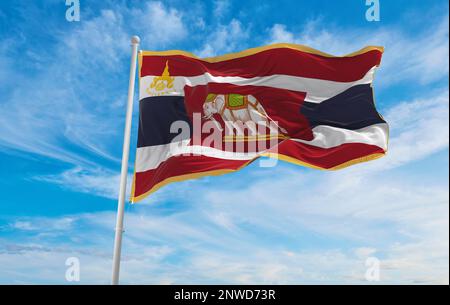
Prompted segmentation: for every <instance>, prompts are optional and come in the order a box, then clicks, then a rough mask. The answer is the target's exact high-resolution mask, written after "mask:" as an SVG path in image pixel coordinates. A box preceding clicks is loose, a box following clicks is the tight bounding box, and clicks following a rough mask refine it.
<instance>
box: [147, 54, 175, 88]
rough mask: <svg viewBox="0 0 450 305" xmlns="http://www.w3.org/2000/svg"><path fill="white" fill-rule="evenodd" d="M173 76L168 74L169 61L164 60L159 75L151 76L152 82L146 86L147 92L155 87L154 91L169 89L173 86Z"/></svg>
mask: <svg viewBox="0 0 450 305" xmlns="http://www.w3.org/2000/svg"><path fill="white" fill-rule="evenodd" d="M174 80H175V78H174V77H171V76H170V73H169V61H168V60H166V66H165V68H164V71H163V73H162V75H161V76H155V78H153V82H152V83H151V84H150V87H148V88H147V92H148V93H150V94H151V91H152V90H151V89H155V90H156V91H163V90H164V89H171V88H172V87H173V81H174Z"/></svg>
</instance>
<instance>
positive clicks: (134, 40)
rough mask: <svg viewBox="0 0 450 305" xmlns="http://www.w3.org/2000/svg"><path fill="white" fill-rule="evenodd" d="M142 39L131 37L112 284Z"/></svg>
mask: <svg viewBox="0 0 450 305" xmlns="http://www.w3.org/2000/svg"><path fill="white" fill-rule="evenodd" d="M139 42H140V39H139V37H138V36H133V37H131V50H132V51H131V66H130V81H129V83H128V102H127V114H126V118H125V133H124V136H123V151H122V168H121V171H120V188H119V199H118V206H117V219H116V229H115V230H116V235H115V238H114V254H113V266H112V284H113V285H118V284H119V271H120V254H121V250H122V233H123V216H124V215H123V214H124V208H125V193H126V188H127V175H128V157H129V154H130V135H131V117H132V114H133V98H134V82H135V81H134V80H135V77H136V58H137V51H138V47H139Z"/></svg>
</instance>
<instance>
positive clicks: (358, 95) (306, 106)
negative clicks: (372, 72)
mask: <svg viewBox="0 0 450 305" xmlns="http://www.w3.org/2000/svg"><path fill="white" fill-rule="evenodd" d="M300 112H301V113H302V114H303V115H304V116H305V117H306V118H307V119H308V121H309V123H310V126H311V128H314V127H315V126H317V125H328V126H333V127H339V128H345V129H351V130H355V129H360V128H364V127H367V126H370V125H373V124H378V123H385V121H384V120H383V118H382V117H381V116H380V115H379V114H378V112H377V110H376V109H375V104H374V101H373V91H372V87H371V86H370V85H369V84H366V85H357V86H354V87H351V88H349V89H347V90H346V91H344V92H342V93H340V94H338V95H336V96H334V97H332V98H330V99H328V100H325V101H323V102H321V103H310V102H304V103H303V105H302V106H301V108H300Z"/></svg>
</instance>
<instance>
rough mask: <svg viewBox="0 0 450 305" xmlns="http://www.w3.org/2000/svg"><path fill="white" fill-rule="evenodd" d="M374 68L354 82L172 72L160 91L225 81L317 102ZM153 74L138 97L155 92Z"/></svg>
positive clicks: (180, 92)
mask: <svg viewBox="0 0 450 305" xmlns="http://www.w3.org/2000/svg"><path fill="white" fill-rule="evenodd" d="M375 69H376V67H373V68H372V69H370V70H369V72H367V74H366V75H365V76H364V77H363V78H362V79H360V80H357V81H354V82H336V81H329V80H322V79H315V78H305V77H298V76H290V75H281V74H275V75H270V76H259V77H253V78H244V77H240V76H213V75H211V74H209V73H205V74H202V75H198V76H189V77H184V76H175V77H174V85H173V88H172V89H170V90H169V92H168V93H164V95H178V96H184V86H185V85H188V86H191V87H195V86H200V85H206V84H208V83H227V84H233V85H238V86H248V85H250V86H266V87H273V88H279V89H286V90H293V91H299V92H305V93H306V97H305V101H307V102H311V103H321V102H322V101H324V100H327V99H329V98H332V97H333V96H336V95H338V94H339V93H342V92H344V91H345V90H347V89H349V88H351V87H353V86H356V85H362V84H370V83H372V81H373V77H374V73H375ZM154 77H155V76H144V77H141V79H140V88H141V89H140V92H139V99H140V100H141V99H143V98H146V97H149V96H153V95H157V94H158V93H159V92H157V91H155V89H149V87H150V84H151V83H152V82H153V78H154Z"/></svg>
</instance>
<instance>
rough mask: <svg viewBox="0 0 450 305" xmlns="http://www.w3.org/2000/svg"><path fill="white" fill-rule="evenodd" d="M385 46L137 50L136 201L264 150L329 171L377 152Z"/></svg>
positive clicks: (382, 142)
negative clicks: (212, 52)
mask: <svg viewBox="0 0 450 305" xmlns="http://www.w3.org/2000/svg"><path fill="white" fill-rule="evenodd" d="M382 53H383V49H382V48H381V47H367V48H364V49H362V50H360V51H358V52H356V53H353V54H349V55H347V56H343V57H334V56H331V55H328V54H325V53H321V52H319V51H317V50H313V49H311V48H308V47H304V46H300V45H292V44H275V45H270V46H265V47H260V48H255V49H249V50H246V51H243V52H239V53H234V54H228V55H224V56H219V57H212V58H203V59H201V58H197V57H195V56H194V55H192V54H190V53H187V52H182V51H166V52H147V51H143V52H140V55H139V87H140V89H139V111H140V113H139V116H140V120H139V134H138V148H137V152H136V161H135V174H134V179H133V188H132V195H131V197H132V198H131V199H132V201H133V202H136V201H139V200H141V199H143V198H144V197H145V196H146V195H148V194H150V193H151V192H153V191H156V190H157V189H159V188H160V187H161V186H163V185H165V184H167V183H170V182H175V181H182V180H186V179H191V178H196V177H201V176H205V175H218V174H223V173H227V172H230V171H235V170H238V169H240V168H242V167H244V166H245V165H247V164H249V163H250V162H252V161H254V160H255V159H257V158H258V157H260V156H269V157H272V158H278V159H281V160H284V161H288V162H292V163H295V164H299V165H304V166H308V167H312V168H318V169H328V170H334V169H340V168H344V167H346V166H349V165H352V164H356V163H360V162H364V161H368V160H372V159H375V158H378V157H380V156H383V155H384V154H385V153H386V151H387V141H388V125H387V124H386V122H385V121H384V119H383V118H382V117H381V115H379V114H378V112H377V110H376V108H375V104H374V99H373V90H372V81H373V77H374V73H375V70H376V68H377V67H378V66H379V64H380V61H381V56H382Z"/></svg>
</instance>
